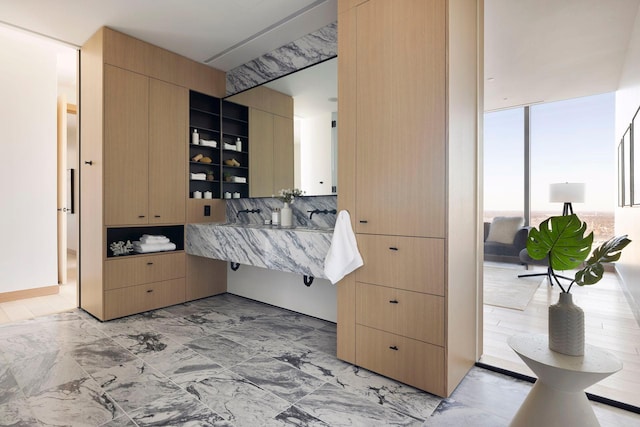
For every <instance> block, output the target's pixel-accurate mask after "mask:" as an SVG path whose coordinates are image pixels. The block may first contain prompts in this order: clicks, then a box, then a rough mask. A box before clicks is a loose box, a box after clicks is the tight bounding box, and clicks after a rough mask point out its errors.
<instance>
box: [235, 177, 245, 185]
mask: <svg viewBox="0 0 640 427" xmlns="http://www.w3.org/2000/svg"><path fill="white" fill-rule="evenodd" d="M233 182H241V183H243V184H245V183H246V182H247V178H246V177H244V176H234V177H233Z"/></svg>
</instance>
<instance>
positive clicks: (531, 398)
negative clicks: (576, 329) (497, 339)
mask: <svg viewBox="0 0 640 427" xmlns="http://www.w3.org/2000/svg"><path fill="white" fill-rule="evenodd" d="M508 343H509V346H510V347H511V348H512V349H513V351H515V352H516V354H518V356H520V358H521V359H522V360H523V361H524V363H526V364H527V366H528V367H529V368H531V370H532V371H533V372H534V373H535V374H536V376H537V377H538V380H537V381H536V382H535V384H534V385H533V387H532V388H531V391H530V392H529V395H528V396H527V398H526V399H525V401H524V402H523V403H522V406H520V409H519V410H518V412H517V413H516V415H515V417H514V418H513V420H512V421H511V424H509V425H510V426H512V427H520V426H545V427H551V426H563V427H566V426H581V427H587V426H599V425H600V423H598V419H597V418H596V416H595V414H594V413H593V409H592V408H591V405H590V404H589V400H588V399H587V395H586V394H585V393H584V389H585V388H587V387H589V386H591V385H593V384H595V383H597V382H598V381H600V380H602V379H604V378H606V377H608V376H609V375H611V374H613V373H615V372H618V371H619V370H620V369H622V363H621V362H620V361H619V360H618V359H617V358H616V357H615V356H614V355H613V354H611V353H609V352H608V351H605V350H602V349H600V348H598V347H594V346H591V345H588V344H586V345H585V349H584V356H567V355H564V354H561V353H557V352H555V351H552V350H550V349H549V342H548V337H547V335H514V336H512V337H510V338H509V340H508Z"/></svg>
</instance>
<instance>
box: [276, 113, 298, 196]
mask: <svg viewBox="0 0 640 427" xmlns="http://www.w3.org/2000/svg"><path fill="white" fill-rule="evenodd" d="M293 185H294V184H293V119H289V118H286V117H282V116H278V115H274V116H273V190H274V193H275V194H277V193H278V191H280V189H282V188H293Z"/></svg>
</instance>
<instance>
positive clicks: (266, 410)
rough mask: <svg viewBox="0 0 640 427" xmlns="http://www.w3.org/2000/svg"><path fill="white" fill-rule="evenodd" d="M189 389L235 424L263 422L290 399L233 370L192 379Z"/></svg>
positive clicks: (285, 405) (282, 407)
mask: <svg viewBox="0 0 640 427" xmlns="http://www.w3.org/2000/svg"><path fill="white" fill-rule="evenodd" d="M187 391H188V392H189V393H191V394H192V395H193V396H195V397H196V398H197V399H198V400H200V401H201V402H202V403H204V404H205V405H207V406H208V407H209V408H211V409H212V410H213V411H215V412H216V413H217V414H219V415H221V416H222V417H223V418H224V419H225V420H226V421H228V422H230V423H232V424H233V425H234V426H238V427H240V426H260V425H262V424H263V423H264V422H265V420H269V419H272V418H274V417H276V416H277V415H278V414H279V413H281V412H282V411H284V410H285V409H287V408H288V407H289V403H287V402H286V401H285V400H282V399H280V398H279V397H277V396H276V395H274V394H272V393H270V392H268V391H266V390H264V389H263V388H261V387H259V386H257V385H256V384H253V383H252V382H250V381H247V380H246V379H244V378H242V377H241V376H239V375H236V374H234V373H232V372H229V371H224V372H220V373H216V374H213V375H211V376H209V377H208V378H205V379H201V380H199V381H197V382H192V383H190V384H189V385H188V386H187Z"/></svg>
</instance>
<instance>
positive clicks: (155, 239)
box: [140, 234, 171, 244]
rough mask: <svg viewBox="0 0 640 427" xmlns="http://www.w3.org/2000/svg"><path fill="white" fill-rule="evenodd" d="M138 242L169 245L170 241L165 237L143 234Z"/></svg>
mask: <svg viewBox="0 0 640 427" xmlns="http://www.w3.org/2000/svg"><path fill="white" fill-rule="evenodd" d="M140 242H141V243H150V244H158V243H171V240H169V238H168V237H166V236H152V235H149V234H143V235H142V237H140Z"/></svg>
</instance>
